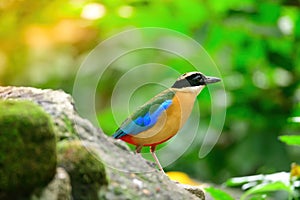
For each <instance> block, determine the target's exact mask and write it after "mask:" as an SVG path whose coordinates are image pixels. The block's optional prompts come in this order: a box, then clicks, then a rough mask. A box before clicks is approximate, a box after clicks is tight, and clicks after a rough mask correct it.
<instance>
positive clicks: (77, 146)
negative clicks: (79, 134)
mask: <svg viewBox="0 0 300 200" xmlns="http://www.w3.org/2000/svg"><path fill="white" fill-rule="evenodd" d="M58 163H59V165H60V166H62V167H63V168H65V169H66V171H67V172H68V173H69V174H70V177H71V185H72V196H73V199H74V200H78V199H98V192H99V191H100V189H101V187H103V186H106V185H107V184H108V182H107V178H106V173H105V167H104V165H103V163H102V162H101V161H100V160H99V158H97V157H96V155H93V152H92V150H87V149H86V147H84V146H83V145H82V144H81V142H80V141H79V140H73V141H62V142H59V144H58Z"/></svg>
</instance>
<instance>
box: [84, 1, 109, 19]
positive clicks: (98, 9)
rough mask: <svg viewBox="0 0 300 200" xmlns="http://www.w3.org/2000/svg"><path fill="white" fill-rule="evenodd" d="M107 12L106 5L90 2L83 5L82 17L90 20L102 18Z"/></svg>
mask: <svg viewBox="0 0 300 200" xmlns="http://www.w3.org/2000/svg"><path fill="white" fill-rule="evenodd" d="M105 13H106V9H105V7H104V5H102V4H99V3H90V4H87V5H86V6H84V7H83V9H82V12H81V17H82V18H85V19H89V20H96V19H99V18H102V17H103V16H104V15H105Z"/></svg>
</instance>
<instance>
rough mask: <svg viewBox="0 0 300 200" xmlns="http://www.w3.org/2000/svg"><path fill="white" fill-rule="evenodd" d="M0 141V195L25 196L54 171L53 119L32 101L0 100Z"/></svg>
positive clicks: (44, 182) (4, 196)
mask: <svg viewBox="0 0 300 200" xmlns="http://www.w3.org/2000/svg"><path fill="white" fill-rule="evenodd" d="M0 144H1V145H0V177H1V178H0V199H14V198H21V197H26V196H28V195H29V194H30V193H31V192H32V191H33V190H34V189H36V188H39V187H43V186H45V185H46V184H48V182H49V181H50V180H51V179H52V178H53V176H54V175H55V171H56V140H55V134H54V132H53V126H52V122H51V119H50V117H49V115H48V114H47V113H45V112H44V111H43V109H42V108H41V107H39V106H37V105H36V104H35V103H33V102H29V101H15V100H4V101H3V100H0ZM16 191H17V192H16Z"/></svg>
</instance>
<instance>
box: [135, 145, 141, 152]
mask: <svg viewBox="0 0 300 200" xmlns="http://www.w3.org/2000/svg"><path fill="white" fill-rule="evenodd" d="M142 148H143V146H142V145H137V146H136V147H135V153H141V150H142Z"/></svg>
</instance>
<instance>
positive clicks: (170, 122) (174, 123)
mask: <svg viewBox="0 0 300 200" xmlns="http://www.w3.org/2000/svg"><path fill="white" fill-rule="evenodd" d="M194 99H195V97H189V96H188V94H186V93H185V94H183V95H181V94H178V93H177V94H176V97H175V98H174V99H173V103H172V105H171V106H170V107H169V109H167V111H165V112H164V113H163V114H162V115H161V116H160V117H159V119H158V120H157V123H156V124H155V125H154V126H153V127H151V128H149V129H148V130H146V131H143V132H141V133H139V134H137V135H131V136H130V140H131V142H130V143H132V144H135V145H142V146H153V145H156V144H160V143H162V142H165V141H166V140H168V139H170V138H171V137H173V136H174V135H176V133H177V132H178V131H179V129H180V128H181V127H182V126H183V125H184V123H185V122H186V120H187V119H188V117H189V115H190V113H191V111H192V108H193V105H194Z"/></svg>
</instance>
